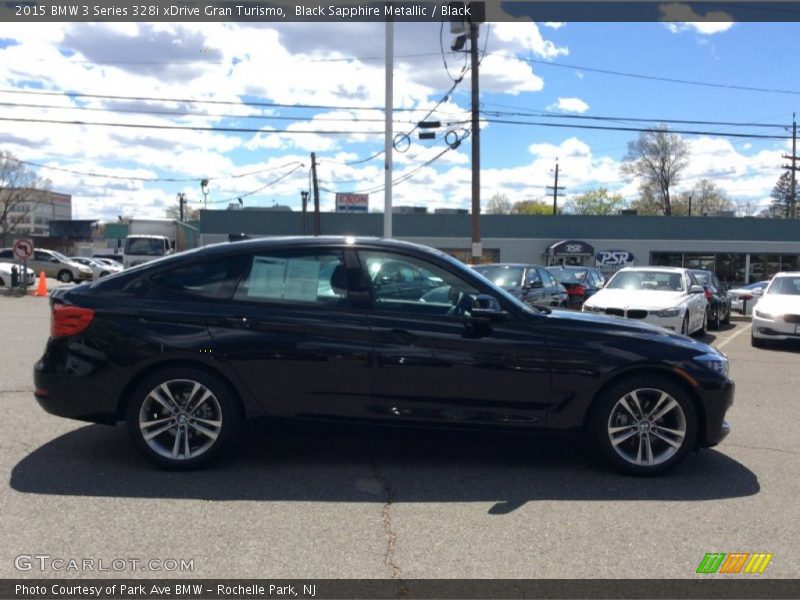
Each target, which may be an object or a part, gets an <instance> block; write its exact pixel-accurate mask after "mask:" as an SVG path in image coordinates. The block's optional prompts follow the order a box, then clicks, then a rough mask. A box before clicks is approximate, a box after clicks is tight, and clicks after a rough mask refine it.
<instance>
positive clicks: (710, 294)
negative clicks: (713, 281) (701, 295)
mask: <svg viewBox="0 0 800 600" xmlns="http://www.w3.org/2000/svg"><path fill="white" fill-rule="evenodd" d="M713 297H714V294H712V293H711V290H709V289H708V288H706V298H707V299H708V300H711V298H713Z"/></svg>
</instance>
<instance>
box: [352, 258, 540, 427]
mask: <svg viewBox="0 0 800 600" xmlns="http://www.w3.org/2000/svg"><path fill="white" fill-rule="evenodd" d="M358 256H359V262H360V264H361V267H362V268H363V269H364V270H365V271H366V272H370V271H372V270H373V269H374V268H375V267H374V265H375V264H380V263H383V262H386V261H389V260H391V261H395V262H405V263H407V264H408V265H410V266H411V267H412V268H416V269H421V270H423V271H424V272H427V273H430V274H431V276H433V277H435V278H438V279H440V280H441V282H442V285H441V286H440V287H439V288H437V289H436V290H433V291H431V292H428V293H427V294H425V295H423V296H422V297H419V298H416V299H409V298H405V299H397V298H394V297H392V296H389V295H382V293H381V290H380V289H374V290H373V291H372V294H371V298H370V300H369V307H370V308H369V311H368V314H369V320H370V325H371V331H372V336H373V337H372V339H373V346H374V352H375V365H374V381H375V394H376V404H378V405H380V406H382V410H383V412H384V414H385V415H386V417H387V418H388V419H390V420H395V421H418V422H419V421H422V422H434V423H435V422H447V423H448V424H451V425H452V424H463V425H476V424H481V425H486V424H499V423H502V424H505V425H508V424H517V425H520V426H523V427H533V428H536V427H541V426H544V424H545V418H546V413H547V409H548V406H549V401H550V393H549V386H550V373H549V362H548V361H549V359H548V352H547V346H546V343H545V342H544V340H542V339H541V338H540V337H538V336H536V335H535V333H533V332H532V329H531V326H530V325H529V324H528V323H527V322H525V321H523V320H519V319H517V318H509V319H508V320H505V321H498V322H495V323H491V324H484V325H480V326H478V325H476V324H474V323H471V322H470V321H468V320H467V319H466V311H468V310H469V308H470V307H471V301H472V299H473V298H474V297H475V296H476V295H477V294H478V293H480V292H481V291H486V290H485V289H481V286H482V285H483V284H481V283H479V282H478V281H476V280H477V278H475V280H472V279H471V278H469V276H468V275H467V276H465V275H464V274H463V273H460V274H456V273H455V272H454V271H453V270H451V269H449V268H448V266H447V265H445V264H442V263H433V262H431V260H430V259H427V258H424V259H423V258H420V257H415V256H412V255H403V254H400V253H396V252H394V251H392V252H387V251H380V250H360V251H359V252H358ZM520 310H521V309H520Z"/></svg>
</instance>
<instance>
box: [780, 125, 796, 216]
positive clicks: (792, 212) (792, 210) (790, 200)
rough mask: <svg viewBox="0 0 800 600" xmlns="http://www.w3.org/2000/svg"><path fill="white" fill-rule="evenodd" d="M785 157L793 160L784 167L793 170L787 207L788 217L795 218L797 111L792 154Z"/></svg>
mask: <svg viewBox="0 0 800 600" xmlns="http://www.w3.org/2000/svg"><path fill="white" fill-rule="evenodd" d="M783 158H786V159H788V160H791V161H792V164H791V165H783V168H784V169H789V171H791V172H792V182H791V187H790V188H789V198H788V199H787V200H788V201H787V203H786V208H787V213H788V214H787V217H788V218H790V219H794V218H796V217H797V211H796V205H797V171H798V170H800V167H798V166H797V158H798V157H797V120H796V119H795V113H792V155H791V156H789V155H787V154H784V155H783Z"/></svg>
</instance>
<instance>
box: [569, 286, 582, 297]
mask: <svg viewBox="0 0 800 600" xmlns="http://www.w3.org/2000/svg"><path fill="white" fill-rule="evenodd" d="M567 294H569V295H570V296H585V295H586V288H585V287H583V286H582V285H573V286H572V287H571V288H568V289H567Z"/></svg>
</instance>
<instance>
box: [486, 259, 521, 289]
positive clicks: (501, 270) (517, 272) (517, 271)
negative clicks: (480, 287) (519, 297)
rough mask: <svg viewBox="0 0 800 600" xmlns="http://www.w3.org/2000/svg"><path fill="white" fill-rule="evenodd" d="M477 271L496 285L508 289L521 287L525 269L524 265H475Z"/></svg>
mask: <svg viewBox="0 0 800 600" xmlns="http://www.w3.org/2000/svg"><path fill="white" fill-rule="evenodd" d="M474 269H475V271H477V272H478V273H480V274H481V275H483V276H484V277H486V279H488V280H489V281H491V282H492V283H494V284H495V285H499V286H500V287H501V288H505V289H507V290H510V289H513V288H516V287H520V286H521V285H522V276H523V274H524V273H525V269H523V268H522V267H507V266H506V267H502V266H499V265H485V266H480V267H474Z"/></svg>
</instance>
